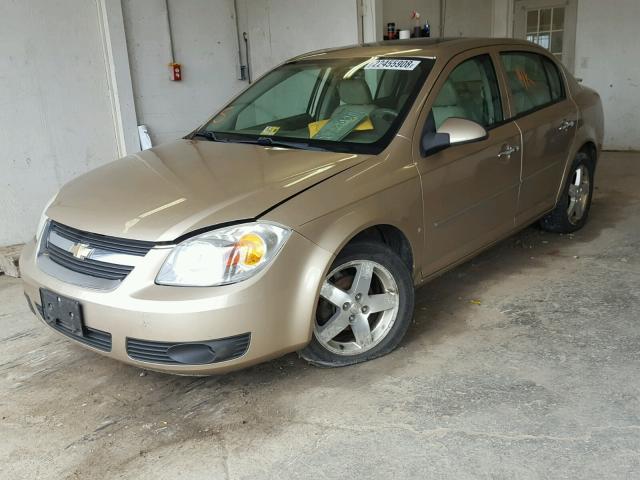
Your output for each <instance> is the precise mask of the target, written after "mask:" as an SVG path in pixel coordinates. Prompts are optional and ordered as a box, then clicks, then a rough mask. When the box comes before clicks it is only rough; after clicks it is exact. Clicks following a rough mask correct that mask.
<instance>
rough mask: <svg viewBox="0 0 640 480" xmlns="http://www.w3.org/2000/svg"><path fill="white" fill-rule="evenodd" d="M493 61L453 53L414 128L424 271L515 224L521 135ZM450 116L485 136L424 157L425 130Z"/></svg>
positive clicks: (480, 52) (476, 53)
mask: <svg viewBox="0 0 640 480" xmlns="http://www.w3.org/2000/svg"><path fill="white" fill-rule="evenodd" d="M495 60H497V57H492V55H491V54H490V53H489V52H488V51H487V50H486V49H475V50H471V51H469V52H465V53H463V54H460V55H458V56H456V57H455V58H453V59H452V60H451V61H450V62H449V63H448V64H447V66H446V67H445V68H444V69H443V71H442V73H441V74H440V75H439V77H438V80H437V81H436V83H435V85H434V87H433V89H432V90H431V93H430V95H429V97H428V98H427V101H426V103H425V106H424V108H423V109H422V111H421V114H420V117H419V120H418V124H417V126H416V131H415V134H414V149H413V155H414V160H415V162H416V164H417V165H418V170H419V172H420V177H421V182H422V190H423V205H424V225H425V256H424V258H425V262H424V263H423V272H424V274H425V276H429V275H430V274H433V273H435V272H437V271H438V270H441V269H442V268H445V267H447V266H448V265H450V264H451V263H453V262H456V261H458V260H460V259H462V258H464V257H465V256H467V255H469V254H471V253H473V252H474V251H476V250H478V249H480V248H482V247H483V246H485V245H487V244H489V243H491V242H493V241H495V240H496V239H498V238H500V237H501V236H503V235H504V234H505V233H506V232H509V231H511V230H512V229H513V220H514V215H515V212H516V205H517V197H518V186H519V182H520V147H521V145H520V132H519V130H518V128H517V126H516V125H515V123H514V122H513V121H508V120H507V121H505V120H504V118H505V117H506V116H507V110H506V109H505V108H504V104H505V101H504V100H505V99H504V98H503V97H502V96H501V93H500V91H501V87H504V84H500V82H499V80H498V77H497V75H496V69H495V65H494V64H495ZM450 117H460V118H466V119H469V120H473V121H475V122H477V123H479V124H481V125H483V126H484V127H485V129H486V130H487V133H488V135H487V138H486V139H483V140H479V141H474V142H471V143H467V144H462V145H455V146H451V147H449V148H447V149H445V150H442V151H440V152H437V153H434V154H431V155H428V156H426V157H422V156H421V153H420V139H421V137H422V133H423V131H424V130H425V129H433V128H434V127H435V128H437V127H439V126H440V125H441V124H442V123H443V122H444V120H446V119H447V118H450ZM434 124H435V125H434Z"/></svg>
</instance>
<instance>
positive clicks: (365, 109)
mask: <svg viewBox="0 0 640 480" xmlns="http://www.w3.org/2000/svg"><path fill="white" fill-rule="evenodd" d="M433 63H434V60H433V59H428V58H386V57H383V58H379V57H373V58H348V59H343V58H340V59H324V60H318V59H313V60H302V61H296V62H291V63H287V64H285V65H282V66H280V67H278V68H276V69H275V70H273V71H271V72H269V73H268V74H267V75H265V76H264V77H263V78H261V79H260V80H259V81H257V82H256V83H255V84H253V85H252V86H251V87H250V88H248V89H247V90H246V91H245V92H244V93H242V94H241V95H240V96H239V97H238V98H236V99H235V100H234V101H233V102H232V103H230V104H229V105H228V106H227V107H226V108H224V109H223V110H222V111H221V112H220V113H219V114H218V115H216V116H215V117H214V118H213V119H212V120H210V121H209V122H208V123H207V124H206V125H205V126H204V127H203V129H201V130H200V135H202V134H203V133H207V134H208V135H209V139H211V140H218V141H231V142H234V141H237V142H251V143H253V142H255V143H261V144H272V145H278V144H281V145H284V146H288V145H287V144H288V143H289V144H290V146H295V148H305V147H308V148H322V149H327V150H333V151H341V152H362V153H379V152H380V151H381V150H382V149H384V148H385V147H386V146H387V145H388V144H389V142H390V141H391V139H392V138H393V136H394V135H395V133H396V132H397V131H398V128H399V127H400V125H401V123H402V121H403V119H404V117H405V116H406V114H407V112H408V111H409V109H410V108H411V105H412V104H413V101H414V99H415V97H416V95H417V93H418V91H419V89H420V87H421V86H422V84H423V83H424V80H425V78H426V76H427V75H428V73H429V72H430V71H431V68H432V66H433Z"/></svg>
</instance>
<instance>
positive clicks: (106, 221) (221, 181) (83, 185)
mask: <svg viewBox="0 0 640 480" xmlns="http://www.w3.org/2000/svg"><path fill="white" fill-rule="evenodd" d="M366 158H367V156H365V155H354V154H348V153H334V152H322V151H305V150H294V149H284V148H277V147H264V146H260V145H250V144H234V143H220V142H209V141H196V140H179V141H176V142H173V143H168V144H164V145H161V146H158V147H155V148H152V149H149V150H145V151H143V152H140V153H137V154H135V155H129V156H127V157H124V158H122V159H120V160H117V161H115V162H112V163H109V164H106V165H104V166H102V167H100V168H97V169H95V170H93V171H91V172H89V173H87V174H85V175H82V176H80V177H78V178H76V179H75V180H73V181H71V182H69V183H68V184H67V185H65V186H64V187H63V188H62V189H61V190H60V192H59V193H58V195H57V197H56V199H55V201H54V202H53V203H52V204H51V206H50V207H49V208H48V210H47V216H48V217H49V218H51V219H53V220H55V221H57V222H60V223H63V224H65V225H69V226H71V227H74V228H77V229H80V230H85V231H89V232H94V233H100V234H103V235H111V236H116V237H123V238H130V239H138V240H151V241H172V240H174V239H176V238H178V237H180V236H182V235H184V234H186V233H189V232H191V231H193V230H197V229H199V228H204V227H208V226H211V225H216V224H221V223H225V222H232V221H237V220H244V219H253V218H256V217H258V216H259V215H260V214H261V213H263V212H265V210H268V209H269V208H271V207H272V206H274V205H276V204H278V203H280V202H282V201H284V200H286V199H288V198H290V197H292V196H295V195H296V194H297V193H299V192H301V191H302V190H305V189H307V188H309V187H311V186H313V185H315V184H317V183H319V182H322V181H323V180H326V179H327V178H329V177H331V176H333V175H335V174H337V173H339V172H341V171H344V170H346V169H348V168H350V167H352V166H354V165H356V164H358V163H360V162H362V161H363V160H365V159H366Z"/></svg>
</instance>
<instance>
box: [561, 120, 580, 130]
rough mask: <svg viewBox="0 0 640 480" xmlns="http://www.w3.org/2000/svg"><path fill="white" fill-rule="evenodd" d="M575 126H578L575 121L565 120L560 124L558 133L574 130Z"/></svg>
mask: <svg viewBox="0 0 640 480" xmlns="http://www.w3.org/2000/svg"><path fill="white" fill-rule="evenodd" d="M575 126H576V121H575V120H567V119H564V120H562V122H560V126H559V127H558V131H560V132H566V131H567V130H569V129H570V128H573V127H575Z"/></svg>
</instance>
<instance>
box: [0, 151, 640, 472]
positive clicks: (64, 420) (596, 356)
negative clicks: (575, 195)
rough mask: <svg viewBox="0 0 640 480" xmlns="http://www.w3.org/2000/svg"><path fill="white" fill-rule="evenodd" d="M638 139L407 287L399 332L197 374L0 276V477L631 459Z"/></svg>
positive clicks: (639, 313) (554, 465)
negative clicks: (559, 224) (579, 209)
mask: <svg viewBox="0 0 640 480" xmlns="http://www.w3.org/2000/svg"><path fill="white" fill-rule="evenodd" d="M639 185H640V154H621V153H607V154H605V155H604V157H603V158H602V160H601V164H600V170H599V172H598V179H597V191H596V197H595V200H594V203H593V209H592V217H591V221H590V223H589V224H588V225H587V227H586V228H585V229H584V230H582V231H581V232H578V233H576V234H575V235H569V236H557V235H553V234H546V233H543V232H541V231H539V230H536V229H533V228H530V229H527V230H525V231H524V232H522V233H520V234H518V235H517V236H515V237H512V238H510V239H508V240H506V241H504V242H502V243H501V244H500V245H498V246H497V247H495V248H493V249H491V250H489V251H487V252H486V253H484V254H482V255H481V256H479V257H478V258H476V259H475V260H473V261H472V262H469V263H467V264H465V265H463V266H461V267H459V268H457V269H455V270H454V271H452V272H450V273H448V274H447V275H445V276H443V277H441V278H439V279H437V280H435V281H433V282H431V283H430V284H428V285H427V286H425V287H423V288H422V289H421V290H419V291H418V294H417V306H416V314H415V323H414V325H413V326H412V328H411V330H410V331H409V333H408V335H407V338H406V339H405V341H404V343H403V345H402V347H401V348H400V349H398V350H397V351H395V352H394V353H392V354H391V355H389V356H387V357H385V358H381V359H378V360H376V361H373V362H370V363H367V364H363V365H359V366H356V367H349V368H343V369H337V370H322V369H317V368H313V367H310V366H308V365H306V364H305V363H304V362H303V361H301V360H299V359H298V358H297V357H296V356H295V355H289V356H286V357H284V358H282V359H280V360H277V361H274V362H271V363H267V364H264V365H260V366H257V367H255V368H251V369H249V370H246V371H242V372H238V373H234V374H230V375H226V376H222V377H210V378H186V377H175V376H169V375H163V374H156V373H148V374H146V376H140V373H141V371H140V370H138V369H135V368H132V367H128V366H125V365H121V364H119V363H116V362H114V361H111V360H109V359H105V358H103V357H101V356H98V355H96V354H93V353H91V352H88V351H86V350H84V349H82V348H79V347H76V346H75V345H73V344H72V343H70V342H69V341H67V340H65V339H62V338H59V337H58V336H57V335H55V334H54V333H53V332H51V331H49V329H47V328H45V327H44V326H43V325H41V324H40V323H39V322H38V321H37V320H36V319H35V318H34V317H33V316H32V315H31V314H30V313H29V312H28V310H27V307H26V304H25V302H24V299H23V296H22V292H21V287H20V283H19V281H17V280H14V279H10V278H7V277H0V412H1V413H0V415H1V420H0V438H1V439H2V440H1V442H0V472H2V473H0V477H2V478H11V479H18V478H25V479H33V478H38V479H63V478H70V479H76V478H77V479H85V478H92V479H99V478H109V479H111V478H132V479H155V480H157V479H175V478H181V479H184V480H186V479H192V478H194V479H201V478H213V479H217V478H233V479H238V478H247V479H257V478H274V479H286V478H296V479H297V478H317V479H322V478H367V479H390V478H454V479H465V478H493V479H495V478H505V479H507V478H508V479H512V478H518V479H528V478H553V479H559V478H580V479H585V478H598V479H601V478H631V477H635V478H638V477H639V476H640V202H639V201H640V187H639Z"/></svg>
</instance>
